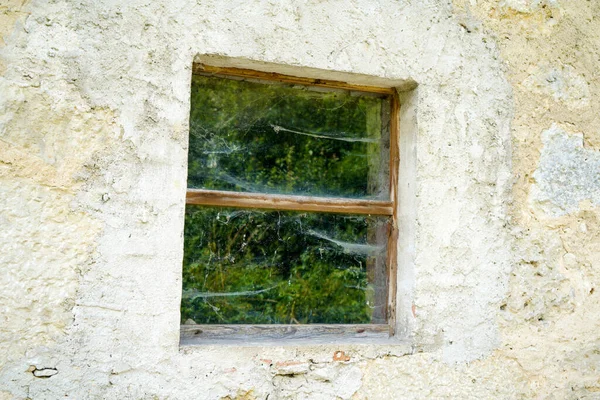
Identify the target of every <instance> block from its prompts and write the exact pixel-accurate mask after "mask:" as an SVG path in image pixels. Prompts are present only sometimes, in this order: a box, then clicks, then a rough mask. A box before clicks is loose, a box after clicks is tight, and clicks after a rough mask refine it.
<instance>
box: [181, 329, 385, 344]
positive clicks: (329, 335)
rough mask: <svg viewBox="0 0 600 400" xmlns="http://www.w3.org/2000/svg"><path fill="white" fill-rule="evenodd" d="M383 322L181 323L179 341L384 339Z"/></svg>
mask: <svg viewBox="0 0 600 400" xmlns="http://www.w3.org/2000/svg"><path fill="white" fill-rule="evenodd" d="M388 337H389V326H388V325H387V324H365V325H355V324H340V325H329V324H327V325H324V324H310V325H182V326H181V343H182V344H194V342H199V343H204V342H207V343H210V342H216V343H218V342H220V341H240V342H247V341H281V342H285V341H297V340H310V341H325V342H327V341H331V342H332V343H335V341H337V340H339V339H386V338H388Z"/></svg>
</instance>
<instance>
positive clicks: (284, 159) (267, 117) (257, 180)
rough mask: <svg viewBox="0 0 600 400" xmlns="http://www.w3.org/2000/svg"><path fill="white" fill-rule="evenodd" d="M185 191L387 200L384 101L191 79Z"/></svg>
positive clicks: (294, 88) (386, 108)
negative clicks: (200, 190)
mask: <svg viewBox="0 0 600 400" xmlns="http://www.w3.org/2000/svg"><path fill="white" fill-rule="evenodd" d="M191 96H192V97H191V114H190V148H189V160H188V187H190V188H204V189H215V190H233V191H240V192H260V193H278V194H301V195H311V196H328V197H350V198H369V199H381V200H387V199H388V197H389V193H388V192H389V190H388V185H389V184H388V180H389V179H388V175H389V174H388V170H389V135H388V128H389V109H390V103H389V99H388V98H387V97H382V96H381V95H375V94H368V93H358V92H350V91H346V90H336V91H331V90H328V91H324V90H322V89H320V88H315V87H304V86H298V85H291V84H277V83H259V82H250V81H243V80H236V79H228V78H218V77H206V76H194V77H193V80H192V94H191Z"/></svg>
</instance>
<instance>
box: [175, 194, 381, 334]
mask: <svg viewBox="0 0 600 400" xmlns="http://www.w3.org/2000/svg"><path fill="white" fill-rule="evenodd" d="M388 223H389V218H388V217H370V216H363V215H339V214H325V213H309V212H292V211H264V210H243V209H232V208H221V207H206V206H190V205H188V206H187V208H186V221H185V248H184V263H183V299H182V306H181V319H182V323H199V324H296V323H302V324H306V323H332V324H336V323H385V304H386V298H385V294H386V293H387V290H386V287H387V282H386V278H385V277H386V266H385V260H386V257H385V255H386V245H387V237H388V235H387V229H388Z"/></svg>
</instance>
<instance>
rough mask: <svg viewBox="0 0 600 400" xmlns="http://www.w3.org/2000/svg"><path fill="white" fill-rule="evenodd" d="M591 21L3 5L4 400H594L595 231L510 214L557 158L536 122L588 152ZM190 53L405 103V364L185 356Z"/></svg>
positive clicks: (540, 216)
mask: <svg viewBox="0 0 600 400" xmlns="http://www.w3.org/2000/svg"><path fill="white" fill-rule="evenodd" d="M13 3H14V4H13ZM594 7H596V8H597V5H594V4H593V3H589V2H585V1H573V2H569V3H568V4H567V2H564V3H563V2H558V1H505V2H497V1H491V0H477V1H475V0H470V1H469V2H464V1H458V0H456V1H455V2H454V4H448V3H447V2H442V1H433V0H431V1H423V2H410V1H400V2H397V1H391V0H390V1H388V0H385V1H382V2H369V1H310V2H305V3H298V2H293V1H287V0H286V1H277V2H261V1H251V2H242V1H228V2H216V1H198V2H191V1H186V0H176V1H154V2H151V3H145V2H140V1H133V2H127V3H123V4H122V3H120V2H113V1H102V2H98V1H78V2H66V1H55V2H41V1H32V2H30V3H25V2H19V1H17V2H12V3H10V4H9V7H4V8H1V7H0V13H2V14H0V15H1V16H2V18H3V19H2V20H1V21H2V22H3V24H1V25H0V26H2V29H1V30H0V36H2V37H3V40H4V42H3V43H4V45H3V47H0V94H1V96H0V192H1V193H2V194H3V195H2V196H1V197H0V202H1V203H2V206H1V208H0V222H1V223H2V227H3V229H2V234H0V238H1V241H0V247H1V251H0V265H2V268H4V271H5V273H3V274H1V275H0V287H2V288H4V289H3V290H0V299H1V302H0V304H1V305H2V315H1V318H2V324H0V343H1V344H0V351H1V352H2V353H1V354H5V356H4V357H2V358H0V399H2V400H4V399H25V398H33V399H55V398H63V397H64V396H65V395H68V396H69V397H73V398H80V399H93V398H104V399H121V398H135V399H187V398H191V397H194V398H200V399H221V398H222V399H234V398H237V399H254V398H261V399H264V398H267V397H268V398H269V399H271V400H274V399H285V398H311V399H313V398H323V399H330V398H331V399H334V398H354V399H376V398H398V397H402V398H478V399H480V398H572V399H575V398H581V399H594V398H598V397H597V393H598V390H600V382H599V381H598V376H600V374H599V373H598V371H599V370H600V366H599V364H598V363H599V359H598V354H599V352H600V348H599V347H598V343H600V337H599V336H598V332H600V326H599V322H598V319H597V315H598V312H599V310H600V302H599V300H598V295H599V294H600V293H599V292H598V291H597V287H598V283H599V282H600V274H599V273H598V268H599V267H598V259H600V244H599V243H600V223H599V222H598V215H597V211H596V209H595V208H594V206H593V205H586V206H584V207H579V208H573V207H572V206H571V204H572V202H571V200H567V201H566V203H564V204H567V206H565V207H566V208H565V211H566V213H565V214H564V215H562V216H560V217H556V216H554V215H552V214H551V213H550V214H548V213H546V212H544V211H542V212H541V213H539V212H537V211H536V210H535V209H532V207H531V203H530V202H529V200H528V199H529V198H530V192H531V190H532V184H533V183H534V181H533V178H534V175H533V174H534V171H535V170H536V169H537V168H539V169H540V170H543V169H544V168H546V167H545V166H547V165H549V164H548V163H547V162H546V161H544V160H545V159H544V157H546V156H547V157H550V161H548V162H549V163H551V161H552V160H551V159H552V157H553V155H555V154H556V155H558V156H561V157H562V155H561V154H562V152H563V151H564V150H565V148H564V147H560V146H559V147H557V148H556V151H555V152H552V151H551V152H547V150H542V158H541V159H540V157H539V154H540V150H541V149H542V141H541V135H540V133H541V132H543V131H546V130H547V129H548V127H549V126H551V125H552V123H558V124H560V125H561V126H563V125H565V124H566V125H568V126H570V129H569V131H572V132H584V133H585V136H586V145H587V144H589V146H590V147H591V148H592V149H593V148H594V147H595V146H596V147H597V146H598V145H599V144H600V140H599V137H598V134H599V133H600V129H598V128H600V126H599V125H600V120H598V117H597V115H598V113H597V110H598V109H599V108H600V107H599V104H598V100H597V99H598V98H600V96H598V95H597V94H598V91H599V89H598V87H599V83H598V80H597V78H596V75H595V74H597V72H595V71H597V70H599V68H597V67H598V61H597V60H598V57H597V55H598V54H599V50H598V44H597V43H600V42H599V41H598V35H599V33H598V32H600V29H598V24H599V23H600V21H598V20H597V19H595V18H594V15H598V12H597V11H598V10H597V9H594ZM590 16H591V17H590ZM574 43H577V44H578V47H577V48H576V47H574V46H573V44H574ZM0 46H2V45H1V44H0ZM198 54H218V55H221V56H224V57H229V58H231V60H234V61H235V60H238V61H235V62H246V61H244V60H254V61H255V62H259V63H261V62H264V63H267V64H265V65H266V66H265V68H267V67H269V66H270V67H269V68H281V69H289V68H291V71H296V72H299V73H302V71H303V70H305V69H306V68H312V69H316V70H321V71H323V73H326V72H327V71H339V72H352V73H359V74H364V75H370V76H376V77H379V78H381V79H388V80H390V81H403V80H404V81H408V80H410V81H414V82H416V83H417V84H418V86H417V88H416V89H413V90H412V91H411V92H410V93H405V94H403V95H402V98H403V99H404V101H405V103H404V105H405V107H403V110H404V111H403V115H402V118H403V119H402V121H401V123H402V124H404V125H403V127H404V128H403V132H404V133H403V137H402V138H401V142H402V144H403V147H402V151H403V153H402V154H403V158H402V161H401V162H402V163H403V164H402V168H401V171H404V172H402V173H405V175H402V177H403V179H405V180H404V181H403V182H404V183H403V182H401V191H402V192H401V198H404V199H405V200H406V203H408V204H409V206H407V209H403V210H401V211H402V212H401V213H400V220H401V221H402V222H403V229H406V230H405V232H406V235H407V236H409V237H410V238H411V239H410V240H405V239H402V240H401V242H400V256H401V257H400V260H401V264H400V265H399V273H400V280H399V288H400V291H401V293H400V297H399V300H400V301H399V315H398V317H399V321H401V328H402V329H401V335H402V339H403V342H399V343H398V344H395V345H393V346H390V345H382V344H380V345H349V344H345V345H344V344H331V345H322V344H321V345H316V344H315V345H308V346H299V347H294V346H264V347H260V346H246V347H235V348H232V347H220V346H204V347H199V348H192V347H184V348H180V347H179V343H178V340H179V338H178V335H179V329H178V326H179V325H178V324H179V315H178V308H179V298H180V295H181V293H180V274H181V251H182V240H181V232H182V223H183V217H182V215H183V198H184V192H185V181H186V179H185V167H186V166H185V163H186V146H187V144H186V143H187V114H188V111H189V79H190V78H189V77H190V70H191V64H192V60H193V59H194V57H195V56H196V55H198ZM548 55H552V56H551V57H550V56H548ZM588 55H589V56H588ZM239 60H241V61H239ZM232 62H233V61H232ZM312 71H314V70H312ZM547 71H558V72H556V73H555V75H556V76H557V77H558V78H560V79H558V78H557V79H558V80H557V81H556V82H559V83H560V84H550V85H546V83H544V82H548V80H547V79H546V78H545V77H546V75H547ZM561 74H562V75H561ZM565 74H566V75H565ZM563 76H566V78H563ZM544 79H546V80H545V81H544ZM561 79H562V80H561ZM549 83H552V82H549ZM584 83H585V84H584ZM586 90H587V92H586ZM582 99H583V100H585V101H582ZM560 137H561V136H558V138H560ZM565 140H566V141H567V143H571V142H570V141H569V140H568V139H565ZM552 143H554V142H552ZM552 143H551V144H552ZM550 147H551V146H550ZM550 147H543V148H544V149H546V148H550ZM573 148H575V150H569V151H570V153H569V151H567V152H566V154H567V155H568V154H579V153H577V152H581V151H583V150H577V146H575V147H573V146H571V147H569V149H573ZM511 149H513V151H512V152H511ZM586 151H594V150H586ZM544 152H545V153H544ZM557 152H558V153H557ZM511 161H512V163H511ZM574 164H575V163H574ZM538 166H539V167H538ZM574 167H576V168H577V167H578V165H574ZM538 176H540V175H539V174H538ZM536 179H537V178H536ZM544 179H546V180H547V181H548V182H549V184H551V182H552V181H553V180H555V179H562V175H561V174H550V175H546V178H544ZM513 182H514V186H513V187H512V196H511V193H510V189H511V186H510V185H511V184H512V183H513ZM403 184H404V185H405V186H402V185H403ZM567 187H568V186H567ZM548 193H549V195H548V197H549V201H550V202H557V203H558V204H559V205H560V204H563V203H561V201H562V200H560V199H561V196H562V195H563V194H564V193H563V191H562V190H559V191H558V192H551V191H550V192H548ZM402 196H404V197H402ZM338 351H344V353H345V354H346V356H347V358H344V360H336V354H339V353H337V352H338ZM37 370H40V371H52V372H51V373H52V375H51V376H49V377H45V378H38V377H35V375H34V374H33V373H32V371H37ZM54 371H56V373H54Z"/></svg>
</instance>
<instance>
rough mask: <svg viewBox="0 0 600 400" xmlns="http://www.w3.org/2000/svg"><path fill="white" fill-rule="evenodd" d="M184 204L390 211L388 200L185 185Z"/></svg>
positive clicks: (356, 211) (358, 212) (360, 211)
mask: <svg viewBox="0 0 600 400" xmlns="http://www.w3.org/2000/svg"><path fill="white" fill-rule="evenodd" d="M186 204H193V205H205V206H221V207H241V208H260V209H271V210H288V211H317V212H330V213H347V214H363V215H392V214H393V212H394V210H393V203H392V202H390V201H377V200H356V199H342V198H328V197H309V196H290V195H273V194H263V193H241V192H228V191H224V190H206V189H188V191H187V195H186Z"/></svg>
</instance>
